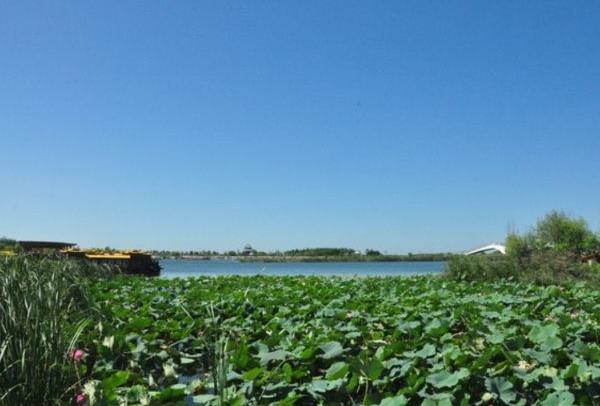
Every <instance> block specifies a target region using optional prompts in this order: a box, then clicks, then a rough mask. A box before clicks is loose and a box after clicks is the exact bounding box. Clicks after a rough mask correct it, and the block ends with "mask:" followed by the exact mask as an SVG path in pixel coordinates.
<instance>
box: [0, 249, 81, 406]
mask: <svg viewBox="0 0 600 406" xmlns="http://www.w3.org/2000/svg"><path fill="white" fill-rule="evenodd" d="M81 272H82V271H81V264H78V263H75V262H72V261H67V260H64V259H56V258H54V259H53V258H40V257H32V256H17V257H9V258H1V257H0V406H4V405H7V406H8V405H10V406H14V405H51V404H59V403H64V402H65V401H66V400H68V399H70V398H71V397H72V395H73V388H74V385H76V384H77V374H76V371H75V366H74V362H73V360H71V359H70V357H69V351H70V350H71V349H72V348H73V347H74V345H75V344H76V342H77V339H78V337H79V335H80V334H81V331H82V329H83V328H84V325H85V323H86V321H85V314H86V312H87V310H88V309H89V302H88V299H87V295H86V288H85V284H84V283H82V278H81Z"/></svg>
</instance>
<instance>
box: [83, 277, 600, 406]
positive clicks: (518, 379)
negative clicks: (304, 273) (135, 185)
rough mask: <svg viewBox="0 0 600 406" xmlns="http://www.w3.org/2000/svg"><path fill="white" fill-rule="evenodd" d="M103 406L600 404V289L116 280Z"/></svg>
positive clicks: (100, 302)
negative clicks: (203, 405)
mask: <svg viewBox="0 0 600 406" xmlns="http://www.w3.org/2000/svg"><path fill="white" fill-rule="evenodd" d="M92 297H93V298H94V300H95V302H96V303H95V306H96V307H97V312H98V314H100V315H101V316H99V317H100V319H99V321H96V322H95V325H91V324H90V327H89V328H88V329H87V330H88V331H87V332H85V333H84V335H83V336H81V337H80V340H81V342H80V343H79V347H81V349H82V351H83V352H84V354H85V355H84V356H83V357H81V358H80V359H78V360H76V364H77V367H78V369H79V370H78V374H79V376H80V377H81V388H80V390H81V393H80V395H79V396H80V398H77V399H76V400H77V401H80V402H81V403H85V402H87V403H89V404H113V403H114V404H117V403H120V404H161V403H162V404H184V405H185V404H240V405H241V404H280V405H292V404H296V405H310V404H381V405H404V404H409V405H413V404H414V405H454V404H465V405H467V404H485V405H490V404H521V405H525V404H542V405H570V404H584V405H585V404H590V405H592V404H599V402H600V398H599V397H598V396H599V395H600V345H599V343H600V292H598V291H597V290H591V289H586V288H584V287H582V286H574V287H572V288H567V287H565V288H563V287H540V286H534V285H525V284H516V283H509V282H503V283H493V284H492V283H486V284H477V283H464V282H451V281H447V280H444V279H442V278H432V277H418V278H348V279H343V278H323V277H261V276H254V277H236V276H229V277H218V278H210V277H203V278H191V279H175V280H164V279H140V278H112V279H106V280H101V281H98V282H94V284H93V285H92Z"/></svg>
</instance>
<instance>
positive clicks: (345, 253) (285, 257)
mask: <svg viewBox="0 0 600 406" xmlns="http://www.w3.org/2000/svg"><path fill="white" fill-rule="evenodd" d="M152 254H154V255H156V256H159V257H162V258H181V257H191V256H194V257H207V258H208V257H211V258H214V257H236V258H239V259H240V260H241V261H244V262H322V261H325V262H355V261H356V262H385V261H395V262H401V261H447V260H448V259H450V258H451V257H452V256H453V255H455V254H452V253H449V252H441V253H421V254H413V253H408V254H404V255H388V254H384V253H381V252H380V251H377V250H374V249H367V250H365V252H364V253H362V252H360V251H357V250H355V249H353V248H328V247H321V248H302V249H293V250H288V251H273V252H266V251H259V250H255V249H252V250H251V251H249V250H246V251H245V252H244V251H224V252H218V251H210V250H197V251H196V250H191V251H164V250H163V251H152Z"/></svg>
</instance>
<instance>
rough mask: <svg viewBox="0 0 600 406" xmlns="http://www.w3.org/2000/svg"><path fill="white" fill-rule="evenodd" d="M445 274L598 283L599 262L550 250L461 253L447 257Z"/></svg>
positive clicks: (546, 282)
mask: <svg viewBox="0 0 600 406" xmlns="http://www.w3.org/2000/svg"><path fill="white" fill-rule="evenodd" d="M445 277H447V278H449V279H454V280H465V281H482V282H493V281H498V280H513V281H518V282H533V283H537V284H541V285H561V284H572V283H577V282H584V283H586V284H588V285H590V286H597V287H600V266H599V265H592V266H590V265H588V264H584V263H582V262H581V261H580V260H579V259H578V257H577V256H574V255H571V254H566V253H559V252H554V251H546V252H538V253H533V254H531V255H530V256H528V257H518V256H512V255H506V256H502V255H479V256H477V255H476V256H466V255H463V256H456V257H454V258H452V259H450V260H449V261H448V265H447V267H446V272H445Z"/></svg>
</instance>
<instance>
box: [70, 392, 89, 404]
mask: <svg viewBox="0 0 600 406" xmlns="http://www.w3.org/2000/svg"><path fill="white" fill-rule="evenodd" d="M73 401H74V402H75V404H76V405H77V406H83V405H85V402H87V397H86V396H85V394H83V393H78V394H77V395H75V398H74V399H73Z"/></svg>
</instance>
